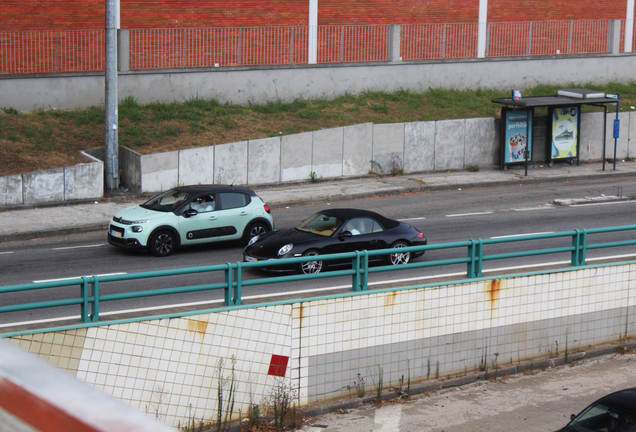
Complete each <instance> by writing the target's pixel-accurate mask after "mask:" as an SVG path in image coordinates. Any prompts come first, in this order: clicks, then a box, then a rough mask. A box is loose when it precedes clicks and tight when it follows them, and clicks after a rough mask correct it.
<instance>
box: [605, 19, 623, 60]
mask: <svg viewBox="0 0 636 432" xmlns="http://www.w3.org/2000/svg"><path fill="white" fill-rule="evenodd" d="M607 33H608V34H607V52H608V53H609V54H618V53H619V52H620V50H621V20H609V25H608V26H607Z"/></svg>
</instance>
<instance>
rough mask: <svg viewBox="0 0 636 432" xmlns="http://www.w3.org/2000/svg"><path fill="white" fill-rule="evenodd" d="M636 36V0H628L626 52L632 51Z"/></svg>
mask: <svg viewBox="0 0 636 432" xmlns="http://www.w3.org/2000/svg"><path fill="white" fill-rule="evenodd" d="M633 38H634V0H627V14H626V15H625V52H626V53H628V52H632V48H633V47H632V39H633Z"/></svg>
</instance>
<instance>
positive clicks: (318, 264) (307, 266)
mask: <svg viewBox="0 0 636 432" xmlns="http://www.w3.org/2000/svg"><path fill="white" fill-rule="evenodd" d="M318 255H320V254H319V253H318V251H314V250H312V251H307V252H305V253H304V254H303V256H318ZM298 268H299V270H300V273H304V274H315V273H320V272H321V271H322V261H307V262H304V263H300V264H299V266H298Z"/></svg>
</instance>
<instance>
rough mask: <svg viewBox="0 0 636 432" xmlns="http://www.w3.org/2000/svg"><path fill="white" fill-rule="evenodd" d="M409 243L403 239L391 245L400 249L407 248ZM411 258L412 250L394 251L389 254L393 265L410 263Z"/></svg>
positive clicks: (390, 262)
mask: <svg viewBox="0 0 636 432" xmlns="http://www.w3.org/2000/svg"><path fill="white" fill-rule="evenodd" d="M408 246H409V245H408V244H406V243H405V242H403V241H399V242H395V243H393V245H392V246H391V247H392V248H395V249H399V248H405V247H408ZM410 260H411V252H393V253H392V254H391V255H389V264H391V265H400V264H408V263H409V261H410Z"/></svg>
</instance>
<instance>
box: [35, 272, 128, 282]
mask: <svg viewBox="0 0 636 432" xmlns="http://www.w3.org/2000/svg"><path fill="white" fill-rule="evenodd" d="M123 274H126V273H105V274H100V275H91V276H98V277H101V276H115V275H123ZM81 277H90V276H73V277H67V278H60V279H43V280H36V281H33V283H42V282H58V281H65V280H69V279H77V278H81Z"/></svg>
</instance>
